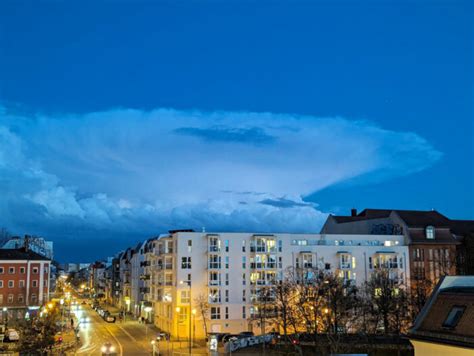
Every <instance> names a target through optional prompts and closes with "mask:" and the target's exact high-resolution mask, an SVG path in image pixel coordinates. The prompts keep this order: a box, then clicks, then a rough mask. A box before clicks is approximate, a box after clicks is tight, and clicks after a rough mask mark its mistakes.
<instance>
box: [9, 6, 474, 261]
mask: <svg viewBox="0 0 474 356" xmlns="http://www.w3.org/2000/svg"><path fill="white" fill-rule="evenodd" d="M339 5H340V4H339ZM339 5H338V6H332V5H330V4H328V3H324V2H317V3H315V4H313V5H311V4H302V3H299V4H297V5H296V6H290V5H288V4H285V3H279V4H237V3H230V4H219V5H216V4H211V3H200V4H199V6H197V4H187V5H176V4H171V3H159V4H158V3H157V4H142V6H132V5H131V4H127V3H120V4H118V3H117V4H115V5H114V6H110V5H107V4H105V3H100V4H97V5H95V6H94V7H91V5H88V4H85V5H83V6H82V5H81V7H79V6H77V5H76V4H63V3H46V4H41V6H35V5H32V4H30V5H28V6H24V7H22V6H20V5H15V4H13V3H4V4H2V5H0V7H1V9H2V11H0V13H1V15H0V19H1V21H0V23H1V25H0V31H1V33H2V36H1V37H0V50H1V53H2V55H0V68H1V69H0V71H1V72H0V73H1V74H0V175H1V176H2V179H1V182H0V192H1V193H2V194H1V195H0V214H1V218H0V226H2V227H3V226H4V227H6V228H7V229H9V230H10V231H11V232H12V233H15V234H19V235H23V234H36V235H41V236H43V237H44V238H46V239H48V240H53V241H54V243H55V255H56V256H58V259H59V260H69V261H72V260H74V261H79V260H81V261H82V260H92V259H95V258H100V257H104V254H103V249H104V248H106V247H110V246H111V244H112V243H113V246H114V247H116V249H117V251H118V250H119V249H121V248H125V247H127V246H130V245H133V244H134V243H136V242H138V241H140V240H143V239H145V238H148V237H151V236H156V235H158V234H160V233H165V232H166V231H167V230H168V229H180V228H194V229H196V230H200V229H202V228H203V227H204V228H205V229H206V230H209V231H219V230H220V231H255V232H265V231H267V232H268V231H271V232H311V233H318V232H319V228H320V227H321V226H322V224H323V223H324V221H325V219H326V217H327V215H328V214H330V213H335V214H348V213H349V209H350V208H353V207H355V208H358V209H360V210H361V209H363V208H390V209H413V210H416V209H418V210H430V209H436V210H437V211H439V212H441V213H442V214H444V215H446V216H448V217H450V218H452V219H472V218H474V212H473V209H472V206H473V205H474V188H473V184H472V182H473V181H474V176H473V168H472V167H473V165H472V163H473V162H472V159H473V153H474V152H473V151H474V148H473V143H472V134H473V122H472V117H473V108H472V94H473V91H472V63H473V62H472V59H473V58H472V39H473V33H472V26H471V27H470V21H471V20H472V15H470V11H466V9H467V10H469V9H472V4H470V3H469V2H467V1H466V2H461V1H460V2H456V3H455V4H454V5H450V4H442V3H441V4H434V3H414V4H410V5H409V4H403V3H402V4H396V3H386V4H379V5H377V4H374V3H370V2H367V3H358V5H357V6H355V5H354V6H350V5H347V6H339ZM17 6H20V7H22V11H21V14H20V12H18V11H17V10H18V8H17ZM250 8H251V9H252V14H250V13H249V9H250ZM131 11H133V15H134V16H129V14H130V12H131ZM401 14H403V16H400V15H401ZM58 27H60V28H61V31H58V30H57V29H58ZM33 29H34V31H32V30H33ZM91 244H94V246H95V247H96V248H94V249H91V248H90V246H91ZM110 252H111V253H115V252H116V251H110Z"/></svg>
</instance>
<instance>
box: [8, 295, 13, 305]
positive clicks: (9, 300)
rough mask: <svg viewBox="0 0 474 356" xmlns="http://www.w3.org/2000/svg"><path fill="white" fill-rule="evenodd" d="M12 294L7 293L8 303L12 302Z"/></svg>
mask: <svg viewBox="0 0 474 356" xmlns="http://www.w3.org/2000/svg"><path fill="white" fill-rule="evenodd" d="M13 297H14V296H13V294H9V295H8V303H13Z"/></svg>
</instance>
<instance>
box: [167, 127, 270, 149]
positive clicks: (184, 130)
mask: <svg viewBox="0 0 474 356" xmlns="http://www.w3.org/2000/svg"><path fill="white" fill-rule="evenodd" d="M174 132H175V133H177V134H180V135H187V136H195V137H199V138H202V139H204V140H206V141H211V142H212V141H222V142H242V143H253V144H255V145H259V144H264V143H269V142H272V141H274V140H275V137H273V136H270V135H268V134H267V133H266V132H265V131H264V130H263V129H261V128H259V127H249V128H232V127H211V128H208V129H202V128H197V127H180V128H177V129H175V130H174Z"/></svg>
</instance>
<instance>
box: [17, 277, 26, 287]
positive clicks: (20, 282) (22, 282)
mask: <svg viewBox="0 0 474 356" xmlns="http://www.w3.org/2000/svg"><path fill="white" fill-rule="evenodd" d="M18 286H19V287H20V288H24V287H25V281H24V280H23V279H22V280H20V281H18Z"/></svg>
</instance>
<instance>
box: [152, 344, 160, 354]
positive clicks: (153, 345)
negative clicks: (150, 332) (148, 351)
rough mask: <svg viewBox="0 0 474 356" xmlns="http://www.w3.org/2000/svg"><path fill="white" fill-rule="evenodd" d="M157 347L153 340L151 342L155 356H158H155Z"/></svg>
mask: <svg viewBox="0 0 474 356" xmlns="http://www.w3.org/2000/svg"><path fill="white" fill-rule="evenodd" d="M155 345H156V341H155V340H152V341H151V346H152V348H153V356H155V355H156V354H155V352H156V350H155ZM158 354H159V351H158Z"/></svg>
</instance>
